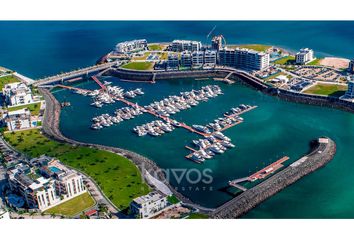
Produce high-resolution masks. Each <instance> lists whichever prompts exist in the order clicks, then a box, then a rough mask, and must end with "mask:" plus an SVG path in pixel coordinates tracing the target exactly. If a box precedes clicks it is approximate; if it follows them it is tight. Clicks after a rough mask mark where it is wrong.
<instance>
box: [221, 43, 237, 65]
mask: <svg viewBox="0 0 354 240" xmlns="http://www.w3.org/2000/svg"><path fill="white" fill-rule="evenodd" d="M218 64H219V65H222V66H229V67H234V66H235V50H234V49H229V48H223V49H221V50H220V51H219V58H218Z"/></svg>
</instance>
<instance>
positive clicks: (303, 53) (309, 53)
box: [295, 48, 314, 64]
mask: <svg viewBox="0 0 354 240" xmlns="http://www.w3.org/2000/svg"><path fill="white" fill-rule="evenodd" d="M312 60H314V52H313V50H312V49H309V48H301V49H300V51H299V52H298V53H296V55H295V62H296V63H297V64H306V63H308V62H311V61H312Z"/></svg>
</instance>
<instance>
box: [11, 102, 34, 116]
mask: <svg viewBox="0 0 354 240" xmlns="http://www.w3.org/2000/svg"><path fill="white" fill-rule="evenodd" d="M22 108H28V109H29V110H30V112H31V114H32V115H36V116H37V115H39V110H40V109H41V104H40V103H31V104H27V105H22V106H16V107H9V108H8V109H7V110H8V111H9V112H13V111H16V110H19V109H22Z"/></svg>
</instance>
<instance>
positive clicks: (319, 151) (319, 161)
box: [211, 138, 336, 218]
mask: <svg viewBox="0 0 354 240" xmlns="http://www.w3.org/2000/svg"><path fill="white" fill-rule="evenodd" d="M335 153H336V144H335V142H334V141H332V140H331V139H329V138H320V139H319V140H318V141H317V142H316V144H315V145H314V146H313V149H312V151H311V153H309V154H308V155H306V156H304V157H302V158H300V159H299V160H297V161H295V162H294V163H292V164H291V165H289V166H288V167H286V168H285V169H284V170H282V171H280V172H278V173H276V174H275V175H273V176H272V177H270V178H268V179H267V180H265V181H263V182H262V183H260V184H258V185H256V186H255V187H253V188H251V189H249V190H246V191H245V192H243V193H242V194H240V195H239V196H237V197H235V198H233V199H232V200H230V201H229V202H227V203H225V204H223V205H221V206H220V207H218V208H217V209H216V210H215V211H214V212H213V213H212V214H211V217H212V218H239V217H241V216H242V215H244V214H245V213H247V212H248V211H250V210H251V209H253V208H254V207H256V206H257V205H258V204H260V203H261V202H263V201H265V200H266V199H268V198H270V197H271V196H273V195H275V194H276V193H278V192H279V191H281V190H282V189H284V188H285V187H287V186H289V185H291V184H293V183H295V182H296V181H297V180H299V179H300V178H302V177H304V176H306V175H308V174H310V173H311V172H314V171H316V170H317V169H319V168H321V167H323V166H325V165H326V164H327V163H328V162H329V161H331V160H332V159H333V158H334V155H335Z"/></svg>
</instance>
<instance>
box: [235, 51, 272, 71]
mask: <svg viewBox="0 0 354 240" xmlns="http://www.w3.org/2000/svg"><path fill="white" fill-rule="evenodd" d="M235 67H237V68H243V69H252V70H263V69H266V68H268V67H269V54H268V53H264V52H257V51H254V50H249V49H240V48H236V49H235Z"/></svg>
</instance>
